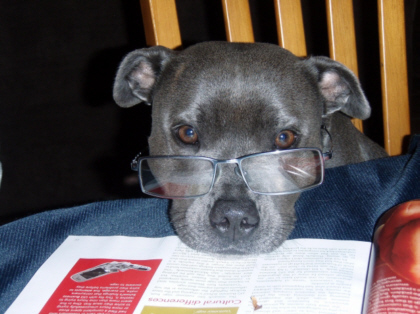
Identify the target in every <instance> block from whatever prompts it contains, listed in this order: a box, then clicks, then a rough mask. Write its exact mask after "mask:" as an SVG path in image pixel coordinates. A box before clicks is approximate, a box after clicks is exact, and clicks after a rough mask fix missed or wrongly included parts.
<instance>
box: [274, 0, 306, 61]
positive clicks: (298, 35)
mask: <svg viewBox="0 0 420 314" xmlns="http://www.w3.org/2000/svg"><path fill="white" fill-rule="evenodd" d="M274 7H275V14H276V23H277V36H278V40H279V45H280V47H283V48H285V49H287V50H289V51H291V52H292V53H294V54H295V55H297V56H299V57H304V56H306V54H307V51H306V41H305V30H304V27H303V17H302V7H301V4H300V0H275V1H274Z"/></svg>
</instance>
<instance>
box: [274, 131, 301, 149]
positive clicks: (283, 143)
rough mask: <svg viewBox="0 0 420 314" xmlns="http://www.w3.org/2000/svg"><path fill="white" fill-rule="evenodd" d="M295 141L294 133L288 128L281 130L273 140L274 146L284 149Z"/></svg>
mask: <svg viewBox="0 0 420 314" xmlns="http://www.w3.org/2000/svg"><path fill="white" fill-rule="evenodd" d="M295 141H296V133H295V132H293V131H290V130H283V131H281V132H280V133H279V134H278V135H277V137H276V140H275V144H276V147H277V148H279V149H286V148H289V147H291V146H292V145H293V144H294V143H295Z"/></svg>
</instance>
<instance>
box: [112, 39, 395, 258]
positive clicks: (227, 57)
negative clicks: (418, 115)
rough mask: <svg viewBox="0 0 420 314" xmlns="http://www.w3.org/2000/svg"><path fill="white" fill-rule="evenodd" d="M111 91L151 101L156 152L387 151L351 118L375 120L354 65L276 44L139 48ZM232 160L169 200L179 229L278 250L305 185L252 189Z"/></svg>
mask: <svg viewBox="0 0 420 314" xmlns="http://www.w3.org/2000/svg"><path fill="white" fill-rule="evenodd" d="M113 96H114V100H115V102H116V103H117V104H118V105H119V106H121V107H131V106H134V105H136V104H138V103H146V104H149V105H152V130H151V134H150V137H149V139H148V143H149V149H150V155H151V156H154V155H160V156H161V155H171V156H172V155H186V156H205V157H210V158H215V159H218V160H227V159H232V158H238V157H241V156H246V155H250V154H256V153H260V152H269V151H273V150H286V149H294V148H301V147H315V148H319V149H320V150H322V151H326V150H329V149H330V148H331V145H332V142H333V147H334V151H333V156H332V158H331V159H330V160H327V161H326V162H325V167H336V166H340V165H346V164H350V163H357V162H362V161H366V160H370V159H375V158H381V157H385V156H387V155H386V153H385V151H384V150H383V149H382V148H381V147H380V146H379V145H378V144H376V143H374V142H373V141H371V140H370V139H368V138H367V137H365V136H364V135H363V134H362V133H361V132H359V131H358V130H357V129H356V128H355V127H354V126H353V124H352V122H351V119H350V117H353V118H358V119H362V120H364V119H366V118H368V117H369V116H370V111H371V109H370V106H369V103H368V101H367V100H366V98H365V96H364V94H363V91H362V89H361V87H360V83H359V81H358V79H357V78H356V77H355V75H354V74H353V73H352V72H351V71H350V70H349V69H348V68H346V67H345V66H343V65H342V64H340V63H338V62H335V61H333V60H331V59H329V58H327V57H308V58H299V57H296V56H295V55H293V54H292V53H291V52H289V51H287V50H285V49H283V48H280V47H279V46H276V45H273V44H265V43H252V44H246V43H226V42H207V43H201V44H196V45H194V46H191V47H189V48H187V49H185V50H183V51H173V50H170V49H167V48H164V47H161V46H156V47H151V48H145V49H139V50H135V51H133V52H131V53H129V54H128V55H127V56H126V57H125V58H124V59H123V61H122V62H121V64H120V66H119V69H118V71H117V74H116V78H115V82H114V89H113ZM321 127H323V128H324V129H326V130H327V131H322V130H321ZM329 134H331V136H329ZM331 138H332V141H331ZM234 167H235V165H230V164H225V165H221V166H220V167H218V173H217V180H216V182H215V183H214V186H213V188H212V189H211V191H210V192H209V193H207V194H205V195H203V196H201V197H196V198H186V199H174V200H173V201H172V204H171V207H170V211H169V213H170V217H171V221H172V223H173V226H174V228H175V230H176V233H177V234H178V236H179V237H180V239H181V240H182V241H183V242H184V243H186V244H187V245H188V246H190V247H192V248H194V249H196V250H200V251H205V252H211V253H221V254H260V253H266V252H270V251H273V250H274V249H276V248H277V247H279V246H280V245H281V244H282V243H283V242H284V241H285V240H286V239H287V237H288V236H289V234H290V233H291V231H292V230H293V228H294V226H295V222H296V216H295V211H294V204H295V202H296V200H297V199H298V197H299V195H300V193H299V192H297V193H291V194H286V195H265V194H257V193H254V192H252V191H251V190H250V189H249V188H248V187H247V185H246V184H245V183H244V180H243V179H242V178H241V177H239V176H238V175H237V174H236V173H235V171H234Z"/></svg>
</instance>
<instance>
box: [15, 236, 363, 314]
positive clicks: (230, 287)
mask: <svg viewBox="0 0 420 314" xmlns="http://www.w3.org/2000/svg"><path fill="white" fill-rule="evenodd" d="M369 251H370V243H367V242H355V241H332V240H313V239H297V240H289V241H286V243H285V244H284V245H283V246H282V247H281V248H279V249H278V250H276V251H275V252H273V253H271V254H267V255H260V256H248V257H243V256H212V255H208V254H205V253H200V252H196V251H194V250H191V249H190V248H188V247H186V246H185V245H184V244H183V243H181V242H180V241H179V239H178V238H177V237H166V238H156V239H147V238H130V237H82V236H77V237H76V236H72V237H69V238H68V239H67V240H66V241H65V242H64V243H63V244H62V245H61V246H60V247H59V248H58V249H57V251H56V252H55V253H54V254H53V255H52V256H51V257H50V258H49V259H48V260H47V261H46V262H45V264H44V265H43V266H42V267H41V268H40V269H39V271H38V272H37V273H36V274H35V276H34V277H33V278H32V280H31V281H30V283H29V284H28V285H27V286H26V288H25V289H24V290H23V292H22V293H21V295H20V296H19V297H18V298H17V300H16V301H15V302H14V303H13V305H12V306H11V307H10V308H9V310H8V311H7V313H8V314H10V313H19V314H20V313H28V314H29V313H41V314H44V313H136V314H140V313H142V314H146V313H154V314H159V313H175V314H176V313H253V312H254V311H256V310H257V311H258V313H276V314H278V313H302V312H304V311H307V310H310V312H311V313H325V312H335V313H338V312H340V313H360V311H361V304H362V298H363V287H364V285H365V277H366V268H367V261H368V257H369Z"/></svg>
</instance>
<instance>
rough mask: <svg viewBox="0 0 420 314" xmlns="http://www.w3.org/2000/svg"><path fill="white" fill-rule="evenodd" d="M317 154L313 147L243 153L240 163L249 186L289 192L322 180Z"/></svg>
mask: <svg viewBox="0 0 420 314" xmlns="http://www.w3.org/2000/svg"><path fill="white" fill-rule="evenodd" d="M320 158H321V156H320V154H319V152H318V151H316V150H296V151H291V152H282V153H281V154H274V153H273V154H263V155H256V156H251V157H246V158H245V159H243V160H242V163H241V167H242V171H243V175H244V177H245V180H246V182H247V183H248V186H249V188H250V189H251V190H253V191H255V192H259V193H292V192H299V191H300V190H302V189H304V188H307V187H310V186H313V185H316V184H318V183H320V182H321V180H322V167H321V161H320Z"/></svg>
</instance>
